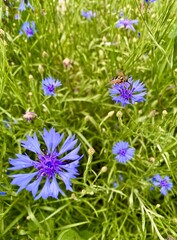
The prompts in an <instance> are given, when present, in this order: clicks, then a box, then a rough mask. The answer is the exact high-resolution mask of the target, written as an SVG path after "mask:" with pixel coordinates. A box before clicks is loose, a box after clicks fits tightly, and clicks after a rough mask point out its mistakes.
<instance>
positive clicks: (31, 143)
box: [9, 128, 83, 200]
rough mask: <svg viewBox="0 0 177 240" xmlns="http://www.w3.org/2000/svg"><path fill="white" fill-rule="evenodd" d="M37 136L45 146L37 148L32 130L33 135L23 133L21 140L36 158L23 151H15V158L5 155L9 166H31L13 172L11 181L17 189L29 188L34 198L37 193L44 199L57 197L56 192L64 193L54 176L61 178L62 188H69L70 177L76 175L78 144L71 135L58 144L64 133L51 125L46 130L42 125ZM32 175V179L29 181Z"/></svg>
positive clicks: (15, 168) (36, 197)
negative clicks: (25, 136)
mask: <svg viewBox="0 0 177 240" xmlns="http://www.w3.org/2000/svg"><path fill="white" fill-rule="evenodd" d="M41 136H42V138H43V140H44V142H45V145H46V149H45V150H43V148H42V150H41V148H40V143H39V141H38V138H37V136H36V133H34V136H33V137H30V136H28V135H27V140H26V141H21V145H22V147H24V148H26V149H27V150H29V151H31V152H33V153H35V155H36V157H35V158H34V159H36V160H32V159H31V158H30V157H29V156H28V155H27V154H16V156H17V158H16V159H11V158H10V159H9V161H10V164H11V165H13V167H11V168H9V170H21V169H25V168H31V169H30V172H29V173H22V174H14V175H10V177H12V178H14V179H13V181H12V182H11V184H16V185H18V186H19V187H20V188H19V189H18V191H17V192H20V191H21V190H23V189H26V190H27V191H29V192H32V194H33V197H35V200H37V199H39V198H40V197H42V198H43V199H46V198H48V197H49V196H51V197H53V198H57V197H58V194H59V193H61V194H62V195H65V194H64V192H63V191H62V190H61V188H60V187H59V185H58V182H57V180H59V181H63V182H64V184H65V186H66V190H69V191H72V187H71V186H72V184H71V182H70V180H71V179H72V178H76V175H78V171H77V167H78V165H79V160H80V159H81V158H82V157H83V156H79V155H78V152H79V150H80V145H79V146H77V147H75V145H76V143H77V139H75V136H68V137H67V139H66V140H65V141H64V143H63V144H62V145H61V147H60V148H58V146H59V144H60V143H61V141H62V140H63V136H64V134H62V135H61V134H60V133H58V132H55V129H54V128H51V130H50V131H47V130H46V129H44V131H43V133H41ZM33 170H35V171H33ZM33 178H35V179H34V180H33V181H32V179H33ZM42 180H43V181H42ZM44 180H45V183H44ZM41 185H44V186H43V187H42V186H41ZM41 188H42V189H41ZM39 189H41V190H39ZM37 194H38V195H37ZM36 195H37V196H36Z"/></svg>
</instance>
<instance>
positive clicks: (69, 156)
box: [60, 145, 80, 161]
mask: <svg viewBox="0 0 177 240" xmlns="http://www.w3.org/2000/svg"><path fill="white" fill-rule="evenodd" d="M79 149H80V145H79V146H78V147H77V148H75V149H74V150H72V151H71V152H70V153H68V154H67V155H66V156H64V157H63V158H60V160H62V161H64V160H67V159H69V160H76V159H78V158H79V157H80V156H79V155H78V154H77V153H78V151H79Z"/></svg>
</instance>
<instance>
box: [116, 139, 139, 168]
mask: <svg viewBox="0 0 177 240" xmlns="http://www.w3.org/2000/svg"><path fill="white" fill-rule="evenodd" d="M112 152H113V154H115V155H116V157H115V159H116V160H117V161H118V162H119V163H123V164H125V163H127V162H128V161H130V160H131V159H132V158H133V155H134V152H135V149H134V148H131V147H129V143H128V142H123V141H121V142H117V143H116V144H115V145H114V146H113V148H112Z"/></svg>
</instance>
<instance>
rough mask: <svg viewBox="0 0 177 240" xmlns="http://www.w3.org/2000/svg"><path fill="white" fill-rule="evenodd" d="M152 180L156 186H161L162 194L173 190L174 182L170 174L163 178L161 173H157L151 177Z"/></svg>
mask: <svg viewBox="0 0 177 240" xmlns="http://www.w3.org/2000/svg"><path fill="white" fill-rule="evenodd" d="M151 182H152V184H153V185H154V186H155V187H160V192H161V194H162V195H167V192H168V191H171V189H172V187H173V183H172V182H170V178H169V177H168V176H165V177H164V179H163V178H162V177H161V176H160V175H159V174H156V175H155V176H154V177H153V178H152V179H151ZM153 188H154V187H152V188H151V189H153Z"/></svg>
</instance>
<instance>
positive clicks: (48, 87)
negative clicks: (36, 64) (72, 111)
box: [42, 77, 62, 96]
mask: <svg viewBox="0 0 177 240" xmlns="http://www.w3.org/2000/svg"><path fill="white" fill-rule="evenodd" d="M61 85H62V84H61V82H60V81H59V80H57V79H53V78H52V77H48V78H45V79H44V80H43V81H42V89H43V90H44V95H48V96H52V95H53V96H55V88H56V87H60V86H61Z"/></svg>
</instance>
